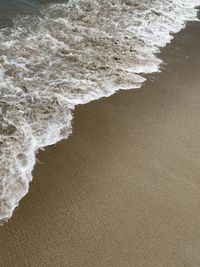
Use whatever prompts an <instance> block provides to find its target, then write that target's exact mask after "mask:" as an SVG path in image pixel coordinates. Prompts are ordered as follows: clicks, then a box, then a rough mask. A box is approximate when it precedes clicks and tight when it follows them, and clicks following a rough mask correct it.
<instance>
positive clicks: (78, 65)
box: [0, 0, 200, 221]
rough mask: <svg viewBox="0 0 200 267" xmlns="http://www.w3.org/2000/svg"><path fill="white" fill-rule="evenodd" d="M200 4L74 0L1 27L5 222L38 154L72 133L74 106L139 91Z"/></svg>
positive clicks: (0, 160) (0, 183) (0, 189)
mask: <svg viewBox="0 0 200 267" xmlns="http://www.w3.org/2000/svg"><path fill="white" fill-rule="evenodd" d="M199 4H200V0H140V1H139V0H110V1H108V0H106V1H105V0H76V1H75V0H70V1H67V2H66V3H63V4H51V5H49V6H46V7H45V8H44V9H42V10H41V14H40V15H37V16H33V15H32V16H26V17H21V18H16V19H15V21H14V26H13V27H10V28H4V29H1V30H0V38H1V42H0V120H1V123H0V221H1V220H5V219H8V218H10V217H11V216H12V213H13V210H14V209H15V207H16V206H17V205H18V203H19V201H20V199H21V198H22V197H23V196H24V195H25V194H26V193H27V192H28V187H29V182H30V181H31V179H32V175H31V172H32V170H33V167H34V165H35V158H36V156H35V154H36V152H37V151H38V150H39V149H41V148H43V147H45V146H48V145H51V144H54V143H56V142H58V141H59V140H61V139H64V138H67V137H68V136H69V134H71V131H72V129H71V121H72V111H73V109H74V107H75V106H76V105H78V104H85V103H87V102H90V101H92V100H95V99H98V98H100V97H107V96H110V95H112V94H113V93H114V92H116V91H117V90H119V89H123V90H127V89H134V88H139V87H140V86H141V84H142V83H143V82H144V81H145V78H144V77H142V76H141V74H145V73H151V72H155V71H159V66H160V64H161V60H160V59H159V58H157V57H156V54H157V53H158V52H159V48H160V47H164V46H165V45H166V44H167V43H169V42H170V40H171V39H172V35H171V33H175V32H178V31H180V30H181V29H182V28H183V27H184V26H185V22H186V21H188V20H197V10H196V9H195V6H198V5H199ZM58 182H59V181H58Z"/></svg>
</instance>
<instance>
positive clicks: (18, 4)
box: [0, 0, 67, 28]
mask: <svg viewBox="0 0 200 267" xmlns="http://www.w3.org/2000/svg"><path fill="white" fill-rule="evenodd" d="M62 2H67V1H66V0H57V1H55V0H0V28H2V27H6V26H11V25H12V20H13V19H14V18H15V17H16V16H19V15H28V14H37V13H39V10H40V8H41V7H42V6H44V5H47V4H49V3H62Z"/></svg>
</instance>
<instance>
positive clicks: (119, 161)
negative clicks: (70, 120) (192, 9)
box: [0, 23, 200, 267]
mask: <svg viewBox="0 0 200 267" xmlns="http://www.w3.org/2000/svg"><path fill="white" fill-rule="evenodd" d="M161 57H162V58H163V59H164V61H165V62H166V63H167V66H166V68H165V70H164V71H163V72H162V73H157V74H154V75H150V76H149V77H148V78H149V79H148V82H147V83H146V84H145V85H144V86H143V87H142V89H139V90H135V91H134V90H133V91H124V92H119V93H117V94H115V95H113V96H112V97H110V98H107V99H102V100H99V101H96V102H92V103H89V104H87V105H85V106H80V107H78V108H77V109H76V112H75V119H74V131H73V135H72V136H71V138H70V139H68V140H66V141H63V142H61V143H59V144H57V145H56V146H54V147H51V148H49V149H47V150H46V151H45V152H41V153H39V156H38V158H39V161H40V162H41V163H38V164H37V166H36V168H35V171H34V180H33V182H32V183H31V187H30V192H29V194H28V195H27V196H26V197H25V198H24V199H23V200H22V201H21V203H20V206H19V207H18V208H17V210H16V211H15V213H14V217H13V218H12V219H11V220H10V221H9V222H8V223H7V224H5V225H4V226H3V227H1V228H0V266H3V267H7V266H11V267H12V266H13V267H18V266H20V267H26V266H39V267H40V266H53V267H57V266H66V267H80V266H82V267H89V266H91V267H109V266H113V267H126V266H127V267H132V266H136V267H140V266H145V267H157V266H158V267H163V266H166V267H172V266H175V267H179V266H185V267H193V266H194V267H199V266H200V23H190V24H189V26H188V27H187V29H186V30H184V31H183V32H181V33H179V34H178V35H177V36H176V39H175V40H174V41H173V42H172V44H171V45H169V46H168V47H167V48H165V49H163V53H162V54H161Z"/></svg>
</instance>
